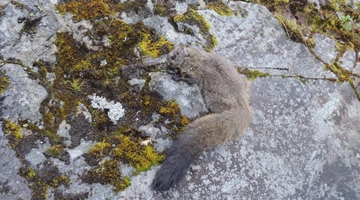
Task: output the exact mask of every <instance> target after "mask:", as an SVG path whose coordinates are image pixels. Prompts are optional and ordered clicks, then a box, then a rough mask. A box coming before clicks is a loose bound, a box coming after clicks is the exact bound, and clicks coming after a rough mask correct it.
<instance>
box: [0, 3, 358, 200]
mask: <svg viewBox="0 0 360 200" xmlns="http://www.w3.org/2000/svg"><path fill="white" fill-rule="evenodd" d="M19 2H20V3H22V4H24V5H27V7H26V8H28V9H18V8H16V6H15V5H13V4H11V3H10V1H6V0H5V1H2V2H1V3H0V6H4V5H6V6H4V7H3V8H4V9H3V10H2V13H5V14H4V15H0V54H1V56H2V57H0V58H1V59H4V60H5V59H9V58H15V59H16V60H20V61H21V63H22V65H18V64H11V63H6V64H4V65H2V66H0V70H1V71H4V72H5V74H6V76H7V77H8V78H9V81H10V84H9V86H8V87H7V89H6V91H5V92H3V93H1V94H0V97H1V98H0V99H1V101H0V102H1V104H0V106H1V113H0V114H1V121H2V122H1V126H2V127H1V128H0V150H1V151H0V199H4V200H7V199H9V200H10V199H31V198H35V199H36V197H34V196H33V194H32V190H31V182H30V181H29V180H27V179H25V178H24V177H22V176H20V175H19V170H20V168H21V167H22V166H25V165H24V163H23V162H25V163H26V164H27V165H28V166H31V167H32V168H34V169H36V170H39V171H41V170H43V171H46V166H47V164H51V166H56V168H55V169H54V170H55V171H56V170H57V171H59V172H60V173H63V174H66V175H67V176H68V177H69V185H68V186H65V185H60V186H58V187H49V188H48V189H47V191H46V196H47V198H48V199H57V198H58V194H59V193H61V194H62V196H63V197H66V198H68V199H94V200H95V199H349V200H353V199H354V200H355V199H360V179H359V177H360V150H359V146H360V118H359V113H360V102H359V99H358V98H357V96H356V95H355V93H354V89H353V88H352V87H351V86H350V85H349V84H347V83H334V82H331V81H329V80H330V78H334V77H335V76H334V74H333V73H331V72H330V71H325V70H324V69H323V68H324V63H323V62H321V61H319V60H318V59H317V58H316V57H315V56H314V55H312V54H311V53H310V52H309V51H308V49H307V47H306V46H305V45H304V44H301V43H295V42H292V41H290V40H288V39H287V37H286V36H287V35H286V32H284V30H283V29H282V27H281V24H279V22H278V21H277V20H276V18H275V17H274V16H273V15H272V14H271V13H270V12H269V11H268V10H267V9H266V8H265V7H263V6H260V5H256V4H248V3H244V2H232V1H231V2H230V3H229V5H230V7H231V8H232V9H233V10H246V12H247V14H248V15H247V17H241V16H234V15H233V16H229V17H223V16H220V15H219V14H217V13H216V12H215V11H213V10H208V9H205V8H204V9H203V10H199V11H198V12H199V13H200V14H202V15H203V16H204V17H205V19H206V21H208V22H209V24H210V27H211V28H210V33H211V34H213V35H214V36H215V37H216V38H217V40H218V45H217V46H216V47H215V49H214V52H216V53H218V54H220V55H222V56H224V57H226V58H227V59H229V60H230V61H231V62H233V63H234V64H235V65H237V66H241V67H248V68H251V69H258V70H261V71H264V72H268V73H270V74H272V76H267V77H265V78H257V79H255V80H254V81H253V82H252V86H251V104H252V107H253V109H254V118H253V122H252V126H251V127H250V128H249V131H248V132H247V133H246V136H245V137H244V138H242V139H239V140H237V141H232V142H230V143H228V144H226V145H223V146H219V147H216V148H214V149H212V150H210V151H207V152H204V153H203V154H202V156H201V157H200V159H198V160H197V161H196V162H195V163H194V164H193V165H192V166H191V170H189V171H188V173H187V175H186V177H185V178H184V179H183V180H182V181H181V182H180V184H179V185H178V186H177V187H175V188H172V189H171V190H170V191H167V192H164V193H155V192H154V191H152V190H151V189H150V187H149V186H150V184H151V181H152V178H153V176H154V174H155V172H156V170H158V169H159V167H153V168H152V169H150V170H149V171H146V172H141V173H140V174H138V175H133V176H131V186H129V187H128V188H126V189H125V190H124V191H120V192H114V190H113V189H114V188H113V186H111V185H109V184H100V183H85V182H83V181H82V179H81V178H82V176H83V174H84V172H85V171H87V170H89V169H91V167H92V166H90V165H88V163H87V162H86V160H85V157H86V153H87V152H88V151H89V149H90V148H91V147H92V146H93V145H94V143H95V141H92V140H91V139H89V137H90V136H88V135H87V133H88V132H86V131H87V130H83V127H87V126H85V125H84V126H80V124H79V127H74V125H76V123H71V125H70V124H68V123H70V122H67V121H66V120H68V119H66V120H64V121H62V122H61V124H60V125H59V127H58V130H57V134H58V135H60V136H61V137H63V138H64V143H65V150H64V151H65V152H66V154H67V155H68V157H67V159H65V160H62V159H61V158H54V157H50V158H49V157H48V156H46V155H45V152H46V150H47V149H48V148H49V147H50V146H52V144H50V142H49V141H48V140H45V141H38V140H37V141H36V142H35V144H36V145H35V146H33V147H31V148H30V149H27V151H24V152H22V151H21V152H20V151H18V152H16V151H14V150H13V149H12V148H11V144H12V143H11V140H10V139H8V138H9V137H8V136H7V135H5V134H4V131H3V129H4V128H3V126H4V125H3V124H4V122H5V121H13V122H16V121H19V120H20V121H24V120H25V121H26V120H28V121H29V122H34V123H37V125H39V126H42V125H43V124H41V123H40V122H41V120H42V118H43V116H41V114H40V107H41V103H42V102H43V101H44V99H45V98H46V97H47V96H48V95H49V94H48V92H47V91H46V90H45V88H44V87H43V86H41V85H40V81H39V80H38V79H36V78H33V77H30V76H29V75H28V73H30V71H26V69H31V70H33V71H37V70H38V69H37V68H36V67H34V66H33V62H34V61H38V60H40V59H42V60H45V61H48V62H50V63H55V62H56V56H55V54H54V53H55V51H56V46H55V44H54V41H55V37H54V34H55V33H56V32H57V31H64V30H67V31H70V32H71V33H73V35H74V37H75V38H77V40H78V41H81V43H82V44H84V45H85V46H86V47H87V48H88V49H92V50H96V49H97V48H98V47H97V46H96V45H95V44H94V43H92V42H91V41H89V40H90V39H89V38H87V37H85V33H86V30H87V29H90V27H91V25H90V24H89V22H87V21H79V22H74V21H73V20H72V19H71V16H70V15H65V16H62V15H59V14H58V13H57V11H55V10H54V5H55V4H56V3H57V1H51V0H47V1H42V5H43V7H42V8H43V9H44V12H45V13H43V12H42V11H40V10H39V9H36V8H37V7H35V5H37V4H35V3H34V1H27V0H22V1H19ZM124 2H125V1H124ZM201 2H202V1H201ZM187 3H197V1H185V2H182V3H176V10H177V11H178V12H180V11H181V12H184V11H185V10H186V9H187ZM148 6H149V7H150V8H153V7H154V5H153V3H152V2H151V1H148ZM150 8H149V9H147V11H148V12H147V13H146V15H143V16H139V15H141V13H140V14H139V15H137V14H136V13H131V14H125V13H123V14H122V15H121V16H122V17H124V18H126V20H127V21H128V22H131V23H134V22H136V21H139V20H142V21H143V22H144V24H146V25H147V26H149V27H153V28H154V29H155V30H156V31H157V32H158V33H159V34H160V35H162V36H164V37H165V38H166V39H167V40H169V41H172V42H174V43H189V44H196V42H197V41H198V38H195V37H194V36H191V35H187V34H184V33H179V32H177V30H176V29H175V28H174V26H173V25H172V24H171V23H170V22H169V21H168V19H167V18H166V17H160V16H156V15H152V13H151V12H150V10H152V9H150ZM30 13H33V14H34V15H35V16H33V17H32V18H31V17H30ZM150 13H151V14H150ZM20 17H30V18H31V19H35V18H37V17H41V21H40V22H39V23H38V24H36V26H37V28H36V32H35V33H31V34H29V33H23V32H22V30H23V29H22V28H23V27H24V24H23V23H18V21H17V19H18V18H20ZM158 25H160V26H158ZM314 39H315V40H316V46H315V48H314V49H313V50H314V52H316V54H317V55H319V56H320V57H321V58H322V59H323V60H324V61H326V62H330V61H331V60H332V59H334V58H335V57H336V52H335V51H334V49H335V46H336V42H335V41H334V40H333V39H331V38H329V37H327V36H324V35H320V34H315V36H314ZM356 58H357V57H356V52H354V51H350V50H349V51H347V52H345V53H344V55H343V56H342V58H341V59H340V60H342V61H343V65H344V68H345V69H348V70H351V71H353V72H354V73H357V76H359V75H360V74H359V73H360V69H359V68H360V64H359V62H355V66H353V65H354V61H355V59H356ZM147 62H148V63H152V62H151V59H150V61H147ZM153 63H156V61H154V62H153ZM149 76H150V77H151V80H150V82H149V87H150V89H151V90H153V91H156V92H158V93H160V94H161V95H162V97H163V98H164V99H167V100H170V99H175V100H176V102H177V103H178V104H179V105H180V108H181V111H182V113H183V114H184V115H186V116H188V117H190V118H191V117H198V116H200V115H201V114H203V113H204V112H206V111H207V110H206V107H205V106H204V103H203V100H202V98H201V94H200V92H199V90H198V88H196V86H188V85H187V84H186V83H183V82H176V81H173V80H172V79H171V76H170V75H168V74H165V73H162V72H152V73H151V74H150V75H149ZM282 76H283V77H282ZM298 76H301V77H305V78H308V79H306V80H305V81H304V80H303V79H300V80H299V79H298V78H297V77H298ZM284 77H285V78H284ZM32 78H33V79H32ZM137 80H138V79H137ZM139 80H140V79H139ZM143 80H145V79H141V84H143V83H144V82H145V81H143ZM134 85H137V84H134ZM141 87H142V86H141ZM109 101H110V99H109ZM115 101H116V102H117V100H114V102H115ZM82 103H85V102H82ZM81 105H82V106H83V107H84V109H85V110H86V113H87V115H90V114H91V112H89V111H88V110H87V108H86V106H84V104H81ZM88 109H89V108H88ZM86 119H89V120H90V121H87V120H85V118H84V119H83V120H82V121H81V122H82V124H83V123H85V122H86V123H87V122H91V121H92V119H93V118H91V116H90V117H88V118H86ZM152 120H153V122H155V121H157V117H156V115H154V116H153V119H152ZM68 121H70V120H68ZM120 121H121V120H120ZM75 122H77V121H75ZM153 122H151V123H149V124H142V125H141V126H139V127H140V128H139V130H141V131H144V132H145V133H146V134H147V136H149V137H150V138H151V140H154V141H158V144H156V145H154V146H156V149H157V150H158V151H162V150H163V149H164V147H166V146H168V145H169V143H170V141H169V140H168V139H162V138H160V139H159V138H156V137H157V136H158V135H166V134H167V133H168V130H167V129H166V128H164V127H154V125H153ZM22 130H23V131H24V130H27V129H26V127H22ZM74 130H78V131H79V132H81V134H80V136H79V137H78V138H76V142H74V141H73V140H74V139H73V138H72V137H74V134H76V133H73V132H74ZM71 131H72V132H71ZM69 132H71V133H69ZM89 132H91V131H89ZM109 132H110V131H109ZM26 134H28V135H36V132H31V131H28V132H27V133H26ZM71 139H73V140H71ZM199 142H201V141H199ZM17 154H23V158H22V159H23V160H26V161H21V159H19V158H18V157H17V156H18V155H17ZM120 165H121V166H122V168H123V174H126V175H128V174H129V175H132V172H131V171H132V170H133V168H132V167H130V166H126V165H122V164H119V166H120ZM126 171H128V172H126ZM42 176H46V173H43V175H42ZM43 178H44V177H43Z"/></svg>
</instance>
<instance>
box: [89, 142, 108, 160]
mask: <svg viewBox="0 0 360 200" xmlns="http://www.w3.org/2000/svg"><path fill="white" fill-rule="evenodd" d="M110 149H112V147H111V144H110V143H107V142H98V143H96V144H95V145H94V146H93V147H92V148H91V149H90V150H89V151H88V154H89V156H90V157H91V158H94V159H99V158H103V157H105V156H106V155H108V154H109V152H110Z"/></svg>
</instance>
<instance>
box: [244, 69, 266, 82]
mask: <svg viewBox="0 0 360 200" xmlns="http://www.w3.org/2000/svg"><path fill="white" fill-rule="evenodd" d="M238 72H239V73H240V74H244V75H245V76H246V77H248V79H249V80H251V81H252V80H254V79H256V78H259V77H267V76H271V74H269V73H267V72H261V71H258V70H250V69H248V68H243V69H241V68H238Z"/></svg>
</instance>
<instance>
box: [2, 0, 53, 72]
mask: <svg viewBox="0 0 360 200" xmlns="http://www.w3.org/2000/svg"><path fill="white" fill-rule="evenodd" d="M33 2H35V1H33ZM19 3H21V2H19ZM24 3H25V2H24ZM31 4H33V3H31ZM25 5H27V6H25V9H22V10H21V9H17V8H16V7H15V6H14V5H12V4H10V3H9V4H6V6H4V13H5V16H3V17H2V18H0V27H2V28H0V41H1V42H0V54H2V55H3V56H4V58H5V59H7V58H16V59H19V60H20V61H21V62H22V63H23V64H24V65H25V66H27V67H30V68H31V67H32V64H33V62H34V61H37V60H39V59H42V60H44V61H48V62H50V63H54V62H55V61H56V57H55V52H56V46H55V44H54V42H55V33H56V31H57V30H58V29H59V23H58V19H57V17H56V14H55V11H54V10H52V11H49V10H47V11H46V12H40V11H39V10H38V9H36V7H35V6H34V5H29V3H28V2H26V4H25ZM30 13H33V14H35V17H31V16H30ZM21 17H25V18H26V20H25V21H24V22H23V23H18V20H17V19H18V18H21ZM36 19H39V20H40V21H39V22H38V23H35V25H34V27H31V33H29V32H27V30H25V29H24V28H26V26H27V25H26V23H27V21H30V20H36ZM34 70H35V71H36V69H34Z"/></svg>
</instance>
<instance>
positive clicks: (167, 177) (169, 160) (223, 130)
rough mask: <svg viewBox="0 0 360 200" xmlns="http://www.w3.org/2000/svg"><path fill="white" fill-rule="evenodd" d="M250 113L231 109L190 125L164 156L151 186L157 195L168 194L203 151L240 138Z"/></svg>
mask: <svg viewBox="0 0 360 200" xmlns="http://www.w3.org/2000/svg"><path fill="white" fill-rule="evenodd" d="M251 115H252V111H251V110H246V109H232V110H227V111H224V112H222V113H215V114H210V115H206V116H204V117H201V118H199V119H197V120H195V121H193V122H192V123H190V124H189V125H188V126H187V127H186V128H185V130H184V132H183V133H182V134H181V136H180V138H179V139H178V140H177V141H175V142H174V143H173V144H172V145H171V146H170V148H169V149H168V150H167V152H166V159H165V162H164V163H163V165H162V166H161V168H160V169H159V170H158V171H157V173H156V175H155V178H154V180H153V183H152V188H153V189H154V190H156V191H164V190H168V189H169V188H170V187H173V186H174V185H175V184H177V183H178V182H179V181H180V180H181V178H182V177H183V176H184V175H185V174H186V172H187V170H188V169H189V167H190V164H191V163H192V162H193V160H195V159H196V158H197V157H198V156H199V155H200V154H201V153H202V152H203V151H205V150H208V149H210V148H213V147H215V146H218V145H220V144H223V143H225V142H227V141H229V140H231V139H235V138H238V137H241V136H242V135H243V134H244V132H245V131H246V129H247V128H248V126H249V124H250V119H251Z"/></svg>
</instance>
